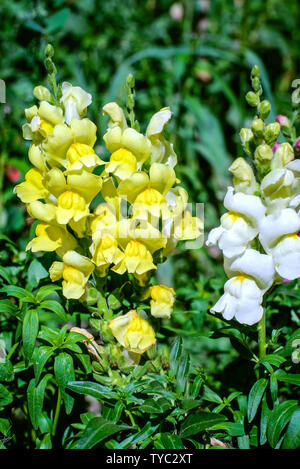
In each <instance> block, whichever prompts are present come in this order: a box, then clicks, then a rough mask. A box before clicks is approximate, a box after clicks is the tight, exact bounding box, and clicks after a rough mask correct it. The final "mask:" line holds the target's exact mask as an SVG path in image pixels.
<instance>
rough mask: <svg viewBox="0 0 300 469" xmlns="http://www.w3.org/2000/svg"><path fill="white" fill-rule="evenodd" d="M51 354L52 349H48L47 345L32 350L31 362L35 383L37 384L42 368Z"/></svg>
mask: <svg viewBox="0 0 300 469" xmlns="http://www.w3.org/2000/svg"><path fill="white" fill-rule="evenodd" d="M53 353H54V351H53V348H52V347H48V346H47V345H41V346H40V347H36V348H35V349H34V352H33V356H32V362H33V369H34V375H35V382H36V383H38V381H39V379H40V376H41V373H42V371H43V368H44V366H45V364H46V363H47V361H48V360H49V358H50V357H51V355H52V354H53Z"/></svg>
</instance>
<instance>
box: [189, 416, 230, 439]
mask: <svg viewBox="0 0 300 469" xmlns="http://www.w3.org/2000/svg"><path fill="white" fill-rule="evenodd" d="M224 420H226V417H224V416H223V415H220V414H213V413H212V412H198V413H196V414H190V415H189V416H188V417H187V418H186V419H185V420H184V422H183V423H182V425H181V429H180V436H181V437H182V438H186V437H187V436H191V435H195V434H197V433H199V432H201V431H202V430H206V429H208V428H210V427H212V426H213V425H216V424H217V423H219V422H223V421H224Z"/></svg>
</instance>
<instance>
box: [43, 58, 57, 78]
mask: <svg viewBox="0 0 300 469" xmlns="http://www.w3.org/2000/svg"><path fill="white" fill-rule="evenodd" d="M45 67H46V70H47V72H48V73H50V74H51V73H56V68H55V65H54V63H53V62H52V60H51V58H50V57H46V59H45Z"/></svg>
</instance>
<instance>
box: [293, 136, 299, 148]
mask: <svg viewBox="0 0 300 469" xmlns="http://www.w3.org/2000/svg"><path fill="white" fill-rule="evenodd" d="M294 146H295V147H296V148H300V137H298V138H297V140H296V142H295V145H294Z"/></svg>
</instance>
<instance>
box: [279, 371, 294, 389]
mask: <svg viewBox="0 0 300 469" xmlns="http://www.w3.org/2000/svg"><path fill="white" fill-rule="evenodd" d="M275 376H276V378H277V379H278V381H283V382H284V383H289V384H296V385H297V386H300V374H296V373H286V372H285V371H283V370H278V371H276V373H275Z"/></svg>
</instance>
